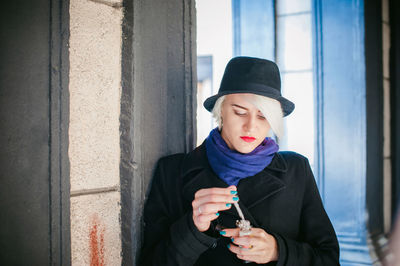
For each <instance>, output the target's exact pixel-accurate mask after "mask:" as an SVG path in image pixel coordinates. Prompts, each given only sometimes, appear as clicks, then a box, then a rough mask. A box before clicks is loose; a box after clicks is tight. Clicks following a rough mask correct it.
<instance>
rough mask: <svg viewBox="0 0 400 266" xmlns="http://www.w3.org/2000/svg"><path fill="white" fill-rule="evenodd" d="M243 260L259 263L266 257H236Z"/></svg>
mask: <svg viewBox="0 0 400 266" xmlns="http://www.w3.org/2000/svg"><path fill="white" fill-rule="evenodd" d="M236 256H237V257H238V258H239V259H241V260H246V261H251V262H256V263H259V262H260V261H262V259H263V258H264V257H262V256H259V255H236Z"/></svg>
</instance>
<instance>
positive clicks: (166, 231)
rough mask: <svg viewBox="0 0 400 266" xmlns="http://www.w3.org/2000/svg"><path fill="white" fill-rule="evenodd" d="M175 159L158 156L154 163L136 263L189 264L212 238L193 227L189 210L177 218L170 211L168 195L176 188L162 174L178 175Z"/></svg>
mask: <svg viewBox="0 0 400 266" xmlns="http://www.w3.org/2000/svg"><path fill="white" fill-rule="evenodd" d="M178 161H179V162H180V160H171V159H170V160H169V161H168V162H165V161H164V160H163V159H161V160H160V161H159V163H158V165H157V168H156V171H155V175H154V178H153V182H152V185H151V190H150V193H149V196H148V199H147V201H146V203H145V206H144V217H143V220H144V243H143V248H142V250H141V254H140V258H139V265H185V266H186V265H193V264H194V263H195V261H196V260H197V259H198V257H199V256H200V255H201V254H202V253H203V252H204V251H206V250H207V249H208V248H209V247H211V246H212V245H214V243H215V242H216V239H215V238H213V237H210V236H208V235H206V234H204V233H201V232H199V231H198V230H197V228H196V226H195V225H194V223H193V219H192V212H191V211H189V212H187V213H184V214H183V215H182V216H181V217H179V218H178V219H176V218H173V217H172V215H171V200H172V199H171V198H172V197H174V196H175V197H176V195H175V194H176V193H179V192H177V191H175V190H174V189H172V188H171V187H173V186H171V184H173V183H176V182H173V181H169V180H167V179H166V177H167V176H168V177H175V178H179V171H177V170H178V169H179V168H180V167H179V163H178ZM167 172H168V173H167ZM175 172H176V173H175ZM172 203H173V202H172ZM172 205H173V204H172ZM172 207H173V206H172ZM176 207H177V206H176Z"/></svg>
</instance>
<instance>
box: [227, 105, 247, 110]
mask: <svg viewBox="0 0 400 266" xmlns="http://www.w3.org/2000/svg"><path fill="white" fill-rule="evenodd" d="M231 106H234V107H238V108H242V109H244V110H249V109H247V108H246V107H243V106H240V105H237V104H234V103H233V104H231Z"/></svg>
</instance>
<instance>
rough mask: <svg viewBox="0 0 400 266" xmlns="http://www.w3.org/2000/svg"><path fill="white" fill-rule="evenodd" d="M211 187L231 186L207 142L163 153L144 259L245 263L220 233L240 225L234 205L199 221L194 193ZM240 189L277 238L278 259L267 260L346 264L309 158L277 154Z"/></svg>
mask: <svg viewBox="0 0 400 266" xmlns="http://www.w3.org/2000/svg"><path fill="white" fill-rule="evenodd" d="M210 187H227V185H226V184H225V183H224V182H223V181H222V180H221V179H219V178H218V177H217V176H216V175H215V173H214V172H213V171H212V169H211V167H210V165H209V163H208V160H207V156H206V151H205V145H204V143H203V144H202V145H201V146H199V147H198V148H196V149H195V150H193V151H192V152H190V153H188V154H175V155H171V156H167V157H164V158H161V159H160V160H159V162H158V165H157V168H156V172H155V175H154V178H153V181H152V185H151V190H150V193H149V195H148V198H147V200H146V203H145V207H144V245H143V248H142V250H141V253H140V258H139V265H157V266H160V265H185V266H189V265H207V266H212V265H244V263H243V261H242V260H240V259H238V258H237V257H236V255H235V254H234V253H232V252H230V251H229V250H228V248H227V244H228V243H229V238H226V237H222V236H220V235H219V234H218V229H221V228H234V227H236V226H235V222H236V220H239V216H238V214H237V212H236V210H235V208H234V207H233V206H232V208H231V209H229V210H226V211H221V212H220V215H219V217H218V218H217V219H216V220H215V221H213V223H212V225H211V226H210V229H209V230H208V231H206V232H203V233H202V232H200V231H198V230H197V228H196V226H195V225H194V223H193V220H192V205H191V203H192V201H193V199H194V194H195V192H196V191H198V190H199V189H202V188H210ZM237 190H238V195H239V198H240V200H239V205H240V208H241V209H242V211H243V213H244V216H245V218H246V219H247V220H250V222H251V224H252V226H253V227H257V228H262V229H264V230H265V231H266V232H267V233H269V234H271V235H273V236H274V237H275V238H276V240H277V243H278V249H279V259H278V261H277V262H271V263H269V264H267V265H296V266H301V265H321V266H329V265H339V246H338V241H337V238H336V234H335V231H334V229H333V227H332V224H331V222H330V220H329V218H328V216H327V214H326V212H325V210H324V207H323V205H322V202H321V198H320V195H319V192H318V189H317V186H316V184H315V180H314V177H313V174H312V172H311V169H310V165H309V163H308V160H307V159H306V158H305V157H303V156H301V155H299V154H297V153H294V152H279V153H276V154H275V156H274V158H273V160H272V162H271V163H270V165H269V166H268V167H266V168H265V169H264V170H263V171H261V172H260V173H258V174H256V175H254V176H252V177H248V178H245V179H242V180H241V181H240V182H239V184H238V185H237ZM247 265H255V263H250V264H247Z"/></svg>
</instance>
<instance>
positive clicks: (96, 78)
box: [69, 0, 122, 192]
mask: <svg viewBox="0 0 400 266" xmlns="http://www.w3.org/2000/svg"><path fill="white" fill-rule="evenodd" d="M121 19H122V10H121V8H113V7H111V6H109V5H106V4H102V3H98V2H94V1H82V0H71V2H70V24H71V37H70V127H69V136H70V146H69V157H70V163H71V191H72V192H73V191H75V190H80V189H93V188H103V187H108V186H115V185H118V184H119V158H120V151H119V113H120V87H121V85H120V83H121V82H120V81H121V61H120V58H121V34H122V31H121Z"/></svg>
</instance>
